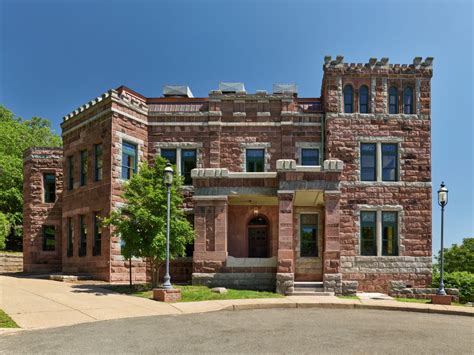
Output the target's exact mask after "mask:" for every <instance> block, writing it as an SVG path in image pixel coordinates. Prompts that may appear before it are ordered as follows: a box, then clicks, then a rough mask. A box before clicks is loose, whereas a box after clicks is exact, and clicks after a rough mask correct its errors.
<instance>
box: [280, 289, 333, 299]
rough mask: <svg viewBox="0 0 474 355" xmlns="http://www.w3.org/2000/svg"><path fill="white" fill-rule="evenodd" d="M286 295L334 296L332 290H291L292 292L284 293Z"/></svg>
mask: <svg viewBox="0 0 474 355" xmlns="http://www.w3.org/2000/svg"><path fill="white" fill-rule="evenodd" d="M286 295H287V296H316V297H318V296H334V292H324V291H311V290H307V291H296V290H295V291H293V292H288V293H287V294H286Z"/></svg>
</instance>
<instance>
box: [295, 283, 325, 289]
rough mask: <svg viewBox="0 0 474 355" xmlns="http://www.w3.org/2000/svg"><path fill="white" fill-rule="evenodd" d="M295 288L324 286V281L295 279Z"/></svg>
mask: <svg viewBox="0 0 474 355" xmlns="http://www.w3.org/2000/svg"><path fill="white" fill-rule="evenodd" d="M293 286H294V287H295V288H323V287H324V286H323V283H322V281H295V282H294V284H293Z"/></svg>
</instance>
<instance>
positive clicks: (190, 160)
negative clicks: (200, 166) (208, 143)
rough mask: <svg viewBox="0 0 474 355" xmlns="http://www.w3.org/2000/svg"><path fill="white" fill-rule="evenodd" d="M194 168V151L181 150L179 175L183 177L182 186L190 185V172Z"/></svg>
mask: <svg viewBox="0 0 474 355" xmlns="http://www.w3.org/2000/svg"><path fill="white" fill-rule="evenodd" d="M195 167H196V149H182V150H181V175H182V176H184V184H185V185H191V184H192V183H193V179H192V178H191V170H193V169H194V168H195Z"/></svg>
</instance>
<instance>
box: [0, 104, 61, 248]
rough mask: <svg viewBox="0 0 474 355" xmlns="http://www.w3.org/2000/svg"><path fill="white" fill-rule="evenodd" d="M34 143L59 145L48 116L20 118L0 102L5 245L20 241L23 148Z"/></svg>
mask: <svg viewBox="0 0 474 355" xmlns="http://www.w3.org/2000/svg"><path fill="white" fill-rule="evenodd" d="M35 146H36V147H38V146H40V147H45V146H47V147H58V146H61V137H59V136H58V135H56V134H55V133H53V132H52V131H51V125H50V123H49V121H48V120H46V119H43V118H39V117H33V118H32V119H31V120H23V119H22V118H20V117H16V116H15V115H14V114H13V113H12V112H11V111H9V110H8V109H7V108H5V107H4V106H0V212H1V213H3V214H4V215H5V216H6V218H7V220H8V222H9V223H8V225H9V228H8V236H7V245H11V246H14V245H21V237H22V235H23V231H22V223H23V152H24V151H25V150H26V149H28V148H30V147H35Z"/></svg>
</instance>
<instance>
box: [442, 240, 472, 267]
mask: <svg viewBox="0 0 474 355" xmlns="http://www.w3.org/2000/svg"><path fill="white" fill-rule="evenodd" d="M436 261H437V264H438V266H439V263H440V261H441V254H440V253H438V256H437V257H436ZM444 271H445V272H455V271H467V272H470V273H474V238H464V239H463V241H462V244H461V245H457V244H453V245H452V246H451V248H444Z"/></svg>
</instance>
